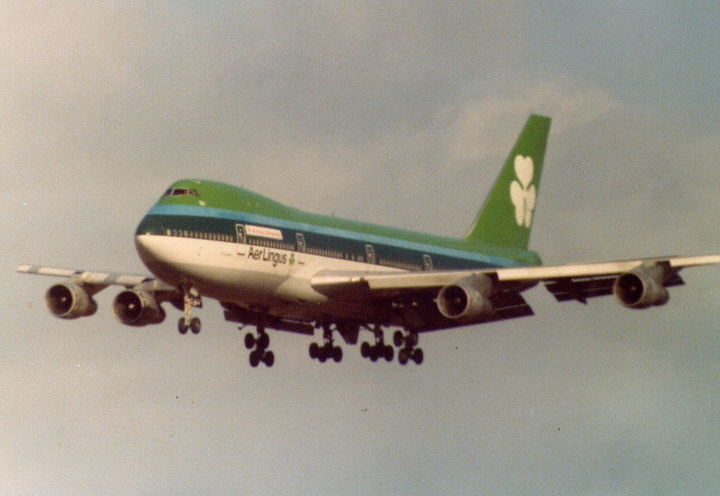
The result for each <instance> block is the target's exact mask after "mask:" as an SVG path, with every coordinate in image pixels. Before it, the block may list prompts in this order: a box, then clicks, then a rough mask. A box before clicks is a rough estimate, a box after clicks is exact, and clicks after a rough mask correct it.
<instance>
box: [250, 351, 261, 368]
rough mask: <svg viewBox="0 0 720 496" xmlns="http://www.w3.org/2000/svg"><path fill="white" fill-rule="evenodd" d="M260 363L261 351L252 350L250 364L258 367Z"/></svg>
mask: <svg viewBox="0 0 720 496" xmlns="http://www.w3.org/2000/svg"><path fill="white" fill-rule="evenodd" d="M259 364H260V352H259V351H257V350H253V351H251V352H250V366H251V367H257V366H258V365H259Z"/></svg>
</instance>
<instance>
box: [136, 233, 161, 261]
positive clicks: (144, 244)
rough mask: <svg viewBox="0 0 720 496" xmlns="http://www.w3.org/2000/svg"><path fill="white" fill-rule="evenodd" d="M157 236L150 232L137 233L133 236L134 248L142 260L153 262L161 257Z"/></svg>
mask: <svg viewBox="0 0 720 496" xmlns="http://www.w3.org/2000/svg"><path fill="white" fill-rule="evenodd" d="M157 238H159V236H153V235H152V234H138V235H136V236H135V249H136V250H137V252H138V255H140V259H141V260H142V261H143V262H145V263H147V262H155V261H158V260H161V259H162V255H161V250H160V247H159V246H158V239H157Z"/></svg>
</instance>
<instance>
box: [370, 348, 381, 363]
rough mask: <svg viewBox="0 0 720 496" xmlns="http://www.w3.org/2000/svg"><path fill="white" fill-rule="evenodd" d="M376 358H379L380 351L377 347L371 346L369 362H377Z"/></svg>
mask: <svg viewBox="0 0 720 496" xmlns="http://www.w3.org/2000/svg"><path fill="white" fill-rule="evenodd" d="M378 358H380V350H379V349H378V347H377V346H373V347H372V348H370V361H371V362H377V360H378Z"/></svg>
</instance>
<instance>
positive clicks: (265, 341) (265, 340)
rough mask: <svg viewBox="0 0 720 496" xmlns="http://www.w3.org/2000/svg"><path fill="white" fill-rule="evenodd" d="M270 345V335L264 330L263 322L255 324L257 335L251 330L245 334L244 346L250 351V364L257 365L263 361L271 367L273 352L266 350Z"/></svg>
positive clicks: (273, 361)
mask: <svg viewBox="0 0 720 496" xmlns="http://www.w3.org/2000/svg"><path fill="white" fill-rule="evenodd" d="M269 346H270V336H268V335H267V333H266V332H265V326H264V325H263V324H258V325H257V336H256V335H254V334H253V333H251V332H248V333H247V334H245V347H246V348H247V349H248V350H252V351H251V352H250V357H249V359H250V366H252V367H257V366H258V365H259V364H260V362H263V363H264V364H265V365H267V366H268V367H272V366H273V364H274V363H275V354H274V353H273V352H272V351H270V350H268V347H269Z"/></svg>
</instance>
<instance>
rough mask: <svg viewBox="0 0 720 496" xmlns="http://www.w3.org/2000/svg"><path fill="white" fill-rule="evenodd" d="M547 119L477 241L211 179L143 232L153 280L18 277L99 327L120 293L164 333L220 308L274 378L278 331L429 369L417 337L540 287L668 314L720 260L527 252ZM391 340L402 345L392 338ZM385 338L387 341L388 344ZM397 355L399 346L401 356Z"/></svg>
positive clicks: (321, 352)
mask: <svg viewBox="0 0 720 496" xmlns="http://www.w3.org/2000/svg"><path fill="white" fill-rule="evenodd" d="M549 131H550V119H549V118H548V117H544V116H540V115H532V116H530V118H529V119H528V121H527V123H526V124H525V127H524V128H523V130H522V132H521V134H520V136H519V138H518V140H517V142H516V144H515V146H514V147H513V149H512V151H511V152H510V155H509V156H508V158H507V161H506V162H505V164H504V166H503V168H502V170H501V171H500V174H499V176H498V177H497V179H496V181H495V183H494V185H493V186H492V188H491V190H490V192H489V195H488V197H487V199H486V201H485V203H484V205H483V207H482V208H481V210H480V212H479V213H478V215H477V217H476V218H475V221H474V223H473V225H472V227H471V228H470V230H469V232H468V234H467V235H466V236H465V237H463V238H448V237H441V236H434V235H430V234H421V233H416V232H410V231H406V230H401V229H394V228H390V227H383V226H377V225H371V224H366V223H361V222H354V221H349V220H342V219H338V218H335V217H327V216H321V215H316V214H311V213H307V212H303V211H300V210H297V209H295V208H291V207H288V206H285V205H282V204H280V203H278V202H275V201H273V200H270V199H268V198H266V197H264V196H261V195H259V194H257V193H254V192H251V191H248V190H246V189H243V188H238V187H235V186H230V185H227V184H222V183H218V182H213V181H206V180H191V179H188V180H182V181H178V182H176V183H174V184H172V185H171V186H170V187H169V188H168V189H167V191H165V193H164V194H163V195H162V197H161V198H160V199H159V200H158V202H157V203H156V204H155V205H154V206H153V207H152V208H151V209H150V211H149V212H148V213H147V215H146V216H145V217H144V218H143V219H142V221H141V222H140V224H139V225H138V227H137V230H136V232H135V244H136V247H137V252H138V254H139V256H140V259H141V260H142V262H143V263H144V264H145V266H146V267H147V268H148V270H149V271H150V272H151V273H152V274H153V276H142V275H141V276H135V275H125V274H114V273H110V272H93V271H84V270H73V269H58V268H50V267H40V266H35V265H22V266H20V267H18V269H17V270H18V271H19V272H24V273H31V274H43V275H50V276H59V277H63V278H64V279H65V280H64V281H63V282H60V283H59V284H55V285H53V286H52V287H50V289H48V290H47V293H46V295H45V300H46V302H47V306H48V308H49V309H50V312H52V313H53V314H54V315H56V316H57V317H60V318H63V319H74V318H78V317H87V316H90V315H93V314H94V313H95V312H96V310H97V304H96V303H95V300H94V299H93V297H94V295H95V294H97V293H98V292H99V291H102V290H103V289H105V288H107V287H108V286H111V285H116V286H121V287H124V289H123V290H122V291H121V292H120V293H119V294H118V295H117V296H116V298H115V300H114V303H113V310H114V312H115V315H116V316H117V318H118V319H119V320H120V321H121V322H122V323H123V324H127V325H130V326H145V325H151V324H160V323H162V322H163V321H164V320H165V309H164V308H163V304H165V303H170V304H171V305H172V306H174V307H176V308H177V309H178V310H179V311H181V312H182V316H181V317H180V319H179V321H178V330H179V331H180V332H181V333H183V334H186V333H187V332H188V331H190V332H192V333H195V334H197V333H199V332H200V329H201V323H200V320H199V319H198V317H196V316H194V314H195V309H196V308H198V307H201V306H202V299H203V298H213V299H216V300H218V301H219V302H220V304H221V305H222V308H223V309H224V314H225V319H226V320H228V321H230V322H235V323H238V324H240V325H241V328H242V326H246V325H250V326H251V327H254V332H248V333H247V334H246V335H245V346H246V347H247V348H248V350H250V353H249V361H250V365H252V366H253V367H256V366H258V365H259V364H260V363H264V364H265V365H266V366H268V367H271V366H272V365H273V363H274V362H275V356H274V354H273V352H272V351H271V350H270V338H269V335H268V333H267V331H268V330H276V331H288V332H295V333H301V334H306V335H307V336H309V337H310V338H311V339H312V338H313V336H314V335H315V331H316V329H317V330H319V332H320V333H321V336H322V337H321V339H320V340H319V341H313V342H311V343H310V345H309V350H308V351H309V355H310V357H311V358H312V359H316V360H318V361H320V362H326V361H328V360H333V361H335V362H340V361H341V360H342V357H343V350H342V348H341V347H340V346H338V344H337V343H336V338H337V337H340V338H342V340H343V341H344V342H345V343H346V344H347V345H356V344H357V343H358V341H359V336H360V331H368V332H369V333H370V335H371V337H370V338H369V340H367V341H363V342H362V343H361V345H360V352H361V354H362V356H363V357H365V358H368V359H370V360H372V361H377V360H379V359H384V360H387V361H392V360H393V358H394V356H395V354H396V349H397V358H398V361H399V363H401V364H403V365H405V364H406V363H408V361H413V362H415V363H417V364H420V363H422V361H423V350H422V349H421V348H420V347H419V336H420V335H421V334H422V333H424V332H428V331H439V330H446V329H452V328H455V327H458V326H466V325H474V324H479V323H486V322H494V321H499V320H505V319H514V318H518V317H526V316H529V315H532V314H533V311H532V309H531V308H530V306H529V305H528V304H527V302H526V301H525V299H524V298H523V296H522V293H523V292H524V291H525V290H527V289H529V288H531V287H533V286H535V285H537V284H538V283H543V285H544V286H545V287H546V288H547V289H548V290H549V291H550V293H552V295H553V296H554V297H555V298H556V299H557V300H558V301H568V300H575V301H579V302H583V303H585V302H586V301H587V300H588V299H589V298H594V297H598V296H606V295H611V294H613V295H614V296H615V298H616V299H617V301H618V302H619V303H621V304H622V305H624V306H626V307H630V308H635V309H641V308H648V307H652V306H655V305H664V304H665V303H666V302H667V301H668V290H667V288H668V287H671V286H677V285H680V284H683V280H682V279H681V278H680V274H679V272H680V270H681V269H683V268H685V267H692V266H699V265H707V264H718V263H720V255H717V254H715V255H705V256H693V257H649V258H643V259H636V260H624V261H612V262H601V263H582V264H571V265H557V266H543V265H542V264H541V260H540V256H539V255H538V254H537V253H536V252H534V251H532V250H530V249H528V241H529V239H530V229H531V227H532V224H533V219H534V214H535V207H536V205H537V199H538V188H539V184H540V175H541V173H542V170H543V160H544V156H545V146H546V143H547V138H548V134H549ZM389 330H393V331H394V332H393V334H392V345H391V344H386V339H385V338H386V335H385V332H386V331H389ZM388 340H389V339H388ZM393 345H394V346H393Z"/></svg>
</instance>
